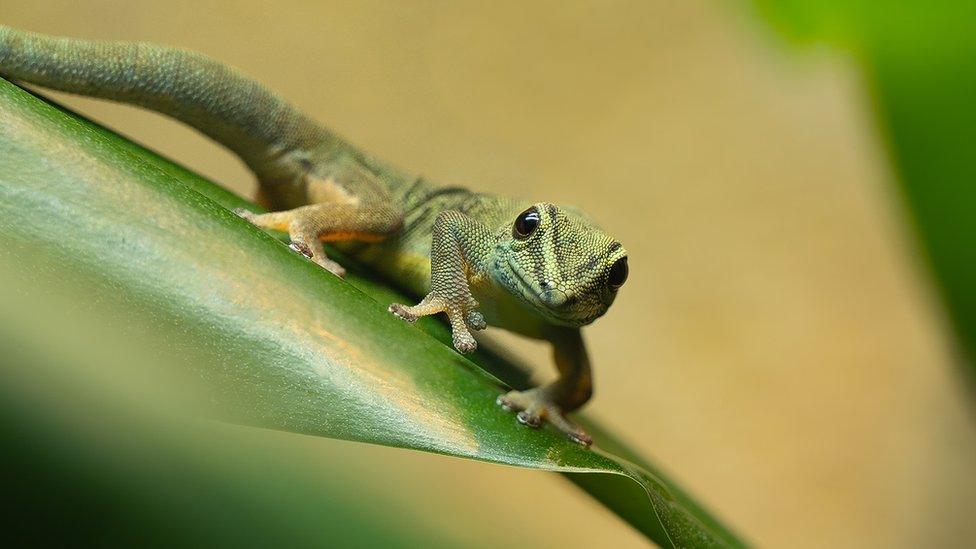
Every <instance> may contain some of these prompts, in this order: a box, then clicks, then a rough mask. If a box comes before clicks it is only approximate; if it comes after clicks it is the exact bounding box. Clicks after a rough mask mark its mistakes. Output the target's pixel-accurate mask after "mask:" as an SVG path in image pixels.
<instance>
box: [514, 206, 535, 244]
mask: <svg viewBox="0 0 976 549" xmlns="http://www.w3.org/2000/svg"><path fill="white" fill-rule="evenodd" d="M538 228H539V210H537V209H535V206H533V207H531V208H529V209H528V210H525V211H524V212H522V213H520V214H519V216H518V217H516V218H515V224H514V225H513V226H512V236H514V237H515V238H517V239H519V240H525V239H526V238H528V237H530V236H532V233H534V232H535V230H536V229H538Z"/></svg>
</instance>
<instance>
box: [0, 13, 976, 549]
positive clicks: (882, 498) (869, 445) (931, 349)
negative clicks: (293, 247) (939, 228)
mask: <svg viewBox="0 0 976 549" xmlns="http://www.w3.org/2000/svg"><path fill="white" fill-rule="evenodd" d="M740 8H741V6H740V5H739V4H737V3H734V4H726V3H723V2H708V1H702V0H693V1H688V0H671V1H666V0H641V1H628V2H592V3H591V2H578V1H577V2H532V3H525V2H505V3H499V2H419V1H408V2H393V1H374V2H333V1H329V2H311V1H306V2H303V1H299V0H286V1H279V2H274V3H270V2H269V3H263V2H256V1H243V2H230V1H223V2H199V1H189V0H168V1H167V2H165V3H163V2H152V3H150V2H146V3H140V2H121V1H118V2H112V1H107V0H100V1H98V0H84V1H70V2H68V1H49V2H27V3H21V4H20V5H12V4H11V3H9V2H4V4H3V6H2V7H0V22H2V23H3V24H8V25H12V26H17V27H23V28H27V29H31V30H35V31H41V32H46V33H53V34H64V35H71V36H78V37H86V38H99V39H125V40H146V41H154V42H162V43H167V44H171V45H179V46H183V47H186V48H190V49H194V50H198V51H201V52H204V53H207V54H209V55H212V56H214V57H216V58H218V59H221V60H224V61H227V62H229V63H231V64H233V65H236V66H237V67H240V68H242V69H244V70H245V71H246V72H247V73H249V74H251V75H253V76H254V77H256V78H257V79H259V80H261V81H263V82H265V83H268V84H270V85H272V86H273V87H274V88H276V89H277V90H278V91H280V92H281V93H282V94H283V95H285V96H286V97H288V98H290V99H291V100H292V101H293V102H295V103H296V104H298V105H299V106H301V107H302V108H304V109H305V110H307V111H309V112H310V113H312V114H313V115H314V116H315V117H316V118H318V119H319V120H321V121H323V122H326V123H327V124H329V125H330V126H331V127H333V128H334V129H337V130H338V131H340V132H341V133H343V134H345V135H346V136H347V137H349V138H351V139H352V140H353V141H355V142H357V143H359V144H361V145H362V146H364V147H365V148H367V149H368V150H370V151H372V152H374V153H375V154H377V155H379V156H382V157H384V158H387V159H390V160H392V161H394V162H396V163H398V164H399V165H401V166H402V167H404V168H407V169H409V170H412V171H415V172H420V173H423V174H424V175H426V176H429V177H431V178H434V179H436V180H439V181H442V182H445V183H455V184H456V183H461V184H465V185H469V186H471V187H474V188H476V189H479V190H485V191H497V192H499V193H509V194H517V195H522V196H525V197H526V198H529V199H536V198H544V199H546V200H552V201H557V202H565V203H573V204H577V205H581V206H585V208H586V209H587V210H588V211H589V212H591V213H592V214H593V215H594V216H595V217H597V218H598V219H600V220H601V221H602V222H603V224H604V225H605V226H606V227H607V228H608V229H609V230H610V231H611V232H613V233H615V234H616V235H617V236H618V237H619V238H620V240H621V241H623V242H624V244H625V246H626V247H627V249H628V250H629V252H630V265H631V280H630V282H628V284H627V286H626V287H625V288H624V289H623V290H622V291H621V293H620V296H619V298H618V300H617V304H615V305H614V307H613V309H612V310H611V312H610V313H609V314H608V315H607V316H606V317H605V318H604V319H602V320H601V321H599V322H597V323H596V325H594V326H593V327H592V328H590V329H589V330H588V334H587V336H588V339H589V343H590V345H591V347H592V349H591V354H592V356H593V360H594V363H595V370H596V376H597V377H596V382H597V393H596V397H595V399H594V400H593V402H592V403H591V405H590V406H589V407H588V409H587V412H588V413H589V414H591V415H592V416H594V417H597V418H599V419H600V420H601V421H603V422H604V423H606V424H608V425H609V426H610V427H611V428H612V429H613V430H615V431H616V432H619V433H620V434H621V435H622V436H623V437H624V438H625V439H626V440H627V441H629V442H630V443H631V444H632V445H633V446H635V447H637V448H638V449H639V450H640V451H641V452H642V453H643V454H645V455H647V456H649V457H650V458H651V459H652V460H654V461H656V462H657V463H659V464H660V465H661V466H662V467H663V468H664V469H665V470H667V471H669V472H670V473H672V474H673V476H674V477H675V478H676V479H677V480H679V481H680V482H681V483H683V484H684V485H685V486H686V487H687V488H688V489H689V490H690V491H691V492H692V493H693V494H694V495H695V496H696V497H697V498H698V499H699V500H701V501H703V502H704V503H705V504H706V505H707V506H708V507H710V508H711V509H712V510H713V511H714V512H716V513H717V514H718V515H720V516H721V517H722V518H723V519H724V520H725V521H726V522H727V523H729V524H730V525H731V526H732V528H733V529H735V530H736V531H737V532H739V533H741V534H742V535H743V536H744V537H745V538H746V539H748V540H751V541H753V542H756V543H758V544H759V545H763V546H774V547H823V546H834V547H863V546H876V547H878V546H880V547H914V546H919V545H925V546H952V545H955V544H957V543H961V541H962V540H965V539H967V537H968V538H969V539H973V537H976V521H973V520H972V511H971V502H972V501H973V500H974V497H976V474H974V470H976V468H974V465H973V463H974V455H976V425H974V418H973V414H972V412H973V408H972V406H971V405H970V403H967V402H966V397H967V395H966V394H964V392H963V391H962V387H961V386H960V384H959V380H958V379H957V376H956V372H955V370H954V369H953V365H952V363H951V361H950V350H949V342H948V341H947V339H946V336H945V335H944V329H943V322H944V321H943V319H942V317H941V313H940V311H939V308H938V306H937V303H935V301H934V299H933V296H932V292H931V291H930V289H929V288H928V286H927V284H926V280H925V276H924V271H923V269H920V268H919V267H918V266H917V265H916V263H915V260H914V252H913V251H912V248H911V246H910V243H911V237H910V234H909V232H908V229H907V226H906V224H905V223H904V222H903V221H902V220H901V219H900V217H899V207H898V203H897V195H896V194H895V193H894V192H893V187H892V185H891V184H890V183H891V181H890V179H891V177H892V174H891V172H890V169H889V168H888V167H887V165H886V161H885V157H884V150H883V146H882V143H881V141H880V139H879V136H878V134H877V130H876V129H875V127H874V125H873V120H872V117H871V108H870V105H869V103H868V101H867V96H866V93H865V90H864V88H863V86H862V83H861V81H860V80H859V78H858V74H857V71H856V67H855V66H854V65H853V64H852V63H851V62H850V61H849V60H846V59H845V58H844V57H843V56H841V55H840V54H838V53H837V52H832V51H805V52H802V53H798V52H788V51H785V50H784V49H783V48H782V47H781V46H782V44H780V43H778V42H777V41H776V40H775V39H774V38H773V37H772V36H771V35H770V34H768V33H766V32H765V31H764V29H763V28H762V27H761V26H760V25H759V24H758V23H757V22H756V21H755V20H753V19H751V18H750V16H749V14H748V13H747V12H745V11H742V10H741V9H740ZM58 97H59V98H64V96H58ZM64 101H65V102H66V103H68V104H69V105H71V106H73V107H75V108H76V109H78V110H79V111H81V112H83V113H85V114H87V115H89V116H91V117H92V118H94V119H95V120H98V121H101V122H103V123H106V124H108V125H109V126H111V127H113V128H115V129H117V130H119V131H121V132H122V133H125V134H127V135H130V136H132V137H134V138H136V139H137V140H139V141H141V142H143V143H145V144H147V145H149V146H150V147H152V148H155V149H157V150H159V151H162V152H164V153H165V154H167V155H169V156H171V157H172V158H175V159H177V160H179V161H181V162H183V163H185V164H187V165H189V166H190V167H192V168H194V169H196V170H198V171H200V172H202V173H204V174H205V175H208V176H210V177H211V178H213V179H215V180H217V181H219V182H222V183H223V184H225V185H227V186H229V187H231V188H233V189H234V190H237V191H238V192H241V193H243V194H246V195H251V194H252V193H253V191H254V183H253V180H252V177H251V176H250V174H249V173H248V172H246V170H245V169H244V168H243V166H242V165H241V164H240V163H239V162H238V161H237V160H236V159H234V158H233V157H232V156H230V155H229V154H228V153H226V152H224V151H223V150H220V149H218V148H216V147H215V146H214V145H212V144H211V143H209V142H208V141H206V140H205V139H204V138H202V137H199V136H198V135H196V134H194V133H193V132H192V131H190V130H187V129H185V128H183V127H181V126H179V125H177V124H175V123H173V122H171V121H168V120H165V119H163V118H161V117H159V116H156V115H152V114H146V113H144V112H140V111H137V110H135V109H131V108H126V107H119V106H115V105H107V104H104V103H99V102H95V101H90V100H81V99H77V98H64ZM504 341H506V342H510V343H511V344H512V345H514V346H516V347H517V348H518V349H519V351H520V352H522V353H524V354H526V355H528V356H530V357H532V358H533V359H534V360H535V362H536V363H537V364H538V365H539V366H540V377H545V376H549V375H551V372H550V371H549V370H550V367H549V361H548V358H547V357H546V350H545V349H544V348H541V347H539V346H537V345H534V344H531V343H528V342H523V341H518V340H515V339H514V338H510V337H504ZM259 436H261V437H267V438H268V440H269V441H271V443H275V442H276V441H279V440H281V439H294V440H293V441H292V442H294V444H292V446H290V448H291V450H290V451H298V450H296V448H298V449H300V453H301V455H302V456H308V457H310V459H321V460H322V461H323V463H328V464H329V467H330V468H331V469H334V470H342V471H344V472H350V473H353V474H357V473H358V474H363V475H367V474H368V475H373V476H374V477H375V478H376V479H377V483H378V484H383V485H385V487H386V489H387V490H388V491H379V492H377V497H392V498H399V499H402V501H403V503H404V506H409V507H410V508H411V509H412V510H413V511H412V512H415V513H422V514H427V513H430V514H431V515H433V516H438V515H439V516H443V517H444V518H443V526H444V528H445V529H447V530H452V532H453V533H452V536H455V537H456V539H458V540H459V542H463V543H476V542H477V543H478V544H483V545H493V546H497V545H498V544H499V543H503V544H505V545H516V546H519V545H523V544H524V545H529V544H533V545H536V546H544V547H556V546H564V547H582V546H591V547H596V546H608V545H612V546H614V547H628V546H641V545H643V544H644V543H646V542H644V541H643V538H641V537H640V536H639V535H638V534H637V533H636V532H634V531H632V530H631V529H630V528H629V527H628V526H627V525H626V524H624V523H623V522H622V521H620V520H618V519H617V518H616V517H614V516H613V515H612V514H611V513H609V512H607V511H606V510H604V509H603V508H602V507H601V506H599V505H598V504H596V503H594V502H592V501H591V500H590V499H589V498H588V497H586V496H585V495H584V494H582V493H581V492H579V491H578V490H576V489H575V488H574V487H572V486H571V485H570V484H569V483H567V482H565V481H564V480H562V479H561V478H559V477H558V476H555V475H548V474H542V473H538V472H532V471H523V470H517V469H510V468H503V467H497V466H491V465H485V464H481V463H470V462H462V461H458V460H453V459H448V458H443V457H435V456H429V455H423V454H417V453H412V452H407V451H402V450H391V449H382V448H374V447H368V446H363V445H354V444H349V443H343V442H338V441H329V440H319V439H311V438H307V437H297V436H293V435H287V434H281V433H262V434H260V435H259ZM295 441H298V442H295ZM367 492H368V490H367Z"/></svg>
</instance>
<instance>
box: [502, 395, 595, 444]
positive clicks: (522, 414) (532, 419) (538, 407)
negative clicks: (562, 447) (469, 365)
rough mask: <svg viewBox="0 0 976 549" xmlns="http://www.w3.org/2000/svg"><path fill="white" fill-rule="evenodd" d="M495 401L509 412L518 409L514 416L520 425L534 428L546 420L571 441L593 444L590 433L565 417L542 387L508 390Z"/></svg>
mask: <svg viewBox="0 0 976 549" xmlns="http://www.w3.org/2000/svg"><path fill="white" fill-rule="evenodd" d="M497 402H498V404H499V405H500V406H501V407H502V408H504V409H506V410H508V411H510V412H512V411H518V415H517V416H516V418H517V419H518V421H519V423H521V424H522V425H528V426H529V427H533V428H535V427H539V426H540V425H542V422H543V421H548V422H549V423H550V424H552V426H553V427H555V428H557V429H559V430H560V431H562V432H563V433H565V434H566V436H568V437H569V439H570V440H572V441H573V442H575V443H577V444H580V445H582V446H590V445H591V444H593V439H592V438H590V435H588V434H586V431H584V430H583V428H582V427H580V426H579V425H576V424H575V423H573V422H572V421H569V420H568V419H566V416H565V415H564V414H563V411H562V408H560V407H559V406H558V405H557V404H555V403H553V402H552V400H551V397H550V395H548V394H546V391H545V390H544V389H543V388H536V389H530V390H528V391H509V392H508V393H506V394H504V395H499V397H498V400H497Z"/></svg>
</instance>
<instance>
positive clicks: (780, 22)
mask: <svg viewBox="0 0 976 549" xmlns="http://www.w3.org/2000/svg"><path fill="white" fill-rule="evenodd" d="M754 4H755V5H756V7H757V9H758V11H759V13H760V14H761V15H762V16H763V17H764V18H765V19H766V20H767V21H769V22H770V23H771V24H772V25H773V26H774V27H776V28H777V29H779V30H780V31H781V33H782V34H783V35H785V36H787V37H789V38H790V39H792V40H795V41H797V42H799V43H801V44H803V43H811V42H826V43H829V44H832V45H835V46H840V47H842V48H844V49H846V50H848V51H849V52H851V53H853V55H854V56H855V58H856V60H857V61H858V62H859V64H860V65H861V66H862V68H863V71H864V74H865V79H866V82H867V85H868V87H869V89H870V91H871V94H872V97H873V100H874V103H875V110H876V115H877V118H878V123H879V124H880V126H881V128H882V130H883V132H884V135H885V137H886V140H887V143H888V146H889V150H890V156H891V160H892V163H893V165H894V166H895V169H896V171H897V174H898V176H899V181H900V183H901V190H902V192H903V196H904V197H905V206H906V208H907V210H908V213H909V214H910V218H911V219H912V221H913V223H914V225H915V227H916V229H917V235H918V238H919V241H920V244H921V247H922V248H923V253H924V254H925V256H926V259H927V260H928V262H929V263H930V264H931V269H932V272H933V273H934V275H935V278H936V279H937V283H938V286H939V288H940V290H941V293H942V295H943V297H944V300H945V303H946V306H947V309H948V311H949V314H950V316H951V317H952V320H953V323H954V326H955V328H956V331H957V335H958V341H959V343H960V347H961V349H962V352H963V355H964V356H963V361H964V362H965V363H967V364H968V365H969V368H970V372H971V374H974V375H976V370H973V365H974V364H976V363H974V358H976V253H974V250H976V2H972V1H971V0H932V1H928V2H918V1H894V2H878V1H869V0H855V1H842V0H754Z"/></svg>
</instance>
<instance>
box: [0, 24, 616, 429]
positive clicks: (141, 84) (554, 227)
mask: <svg viewBox="0 0 976 549" xmlns="http://www.w3.org/2000/svg"><path fill="white" fill-rule="evenodd" d="M0 75H3V76H5V77H8V78H13V79H17V80H22V81H25V82H28V83H32V84H37V85H40V86H43V87H47V88H51V89H56V90H60V91H65V92H70V93H76V94H81V95H88V96H92V97H99V98H103V99H110V100H114V101H120V102H124V103H130V104H135V105H141V106H143V107H146V108H149V109H151V110H155V111H158V112H161V113H163V114H167V115H169V116H171V117H173V118H176V119H177V120H180V121H182V122H184V123H186V124H188V125H190V126H193V127H194V128H196V129H197V130H199V131H201V132H202V133H204V134H206V135H208V136H209V137H211V138H212V139H214V140H215V141H217V142H218V143H221V144H222V145H224V146H226V147H227V148H229V149H230V150H231V151H233V152H234V153H235V154H237V155H238V156H239V157H240V158H241V159H242V160H243V161H244V162H245V163H246V164H247V165H248V167H249V168H250V169H251V170H252V171H253V172H254V174H255V175H256V177H257V179H258V181H259V183H260V194H261V196H262V198H263V200H264V201H265V202H266V203H268V204H269V205H270V206H271V208H272V209H273V210H276V211H272V212H270V213H266V214H254V213H251V212H247V211H239V212H238V213H239V214H240V215H241V216H242V217H244V218H245V219H247V220H248V221H250V222H251V223H253V224H254V225H256V226H258V227H261V228H264V229H276V230H282V231H286V232H287V233H288V234H289V237H290V239H291V246H292V248H294V249H295V250H296V251H298V252H300V253H302V254H304V255H305V256H306V257H308V258H309V259H311V260H312V261H314V262H316V263H317V264H319V265H321V266H322V267H323V268H325V269H327V270H328V271H330V272H332V273H334V274H336V275H338V276H342V275H343V273H344V271H343V268H342V266H340V265H339V264H338V263H335V262H334V261H332V260H331V259H329V257H328V256H327V255H326V252H325V249H324V247H323V243H324V242H330V243H333V244H334V245H335V246H336V247H337V248H339V249H340V250H341V251H343V252H344V253H346V254H348V255H349V256H351V257H353V258H354V259H356V260H357V261H359V262H361V263H362V264H364V265H367V266H369V267H370V268H372V269H373V270H375V271H376V272H377V273H379V274H380V275H381V276H383V277H384V278H386V279H388V280H390V281H391V282H393V283H394V284H397V285H398V286H400V287H401V288H403V289H405V290H407V291H408V292H411V293H413V294H414V295H416V296H417V297H421V296H422V299H421V301H420V302H419V303H418V304H416V305H413V306H408V305H403V304H392V305H390V307H389V310H390V312H392V313H394V314H396V315H397V316H399V317H401V318H403V319H404V320H407V321H414V320H416V319H417V318H418V317H420V316H425V315H433V314H438V313H445V314H446V315H447V318H448V320H449V322H450V324H451V330H452V334H453V342H454V347H455V348H456V349H457V350H458V351H460V352H469V351H472V350H474V349H475V348H476V346H477V343H476V341H475V339H474V338H473V337H472V335H471V332H472V331H477V330H481V329H484V328H485V327H486V325H488V324H491V325H494V326H499V327H502V328H504V329H507V330H511V331H513V332H516V333H520V334H522V335H525V336H528V337H532V338H536V339H543V340H547V341H549V342H550V343H551V344H552V348H553V357H554V362H555V364H556V367H557V370H558V371H559V374H560V375H559V377H558V379H557V380H556V381H554V382H552V383H550V384H547V385H542V386H539V387H536V388H533V389H530V390H527V391H511V392H509V393H507V394H504V395H501V396H499V398H498V402H499V404H501V405H502V406H503V407H505V408H506V409H509V410H515V411H518V416H517V417H518V419H519V421H521V422H522V423H524V424H527V425H530V426H538V425H540V423H541V422H542V421H549V422H550V423H551V424H553V425H554V426H555V427H557V428H558V429H560V430H562V431H563V432H565V433H566V434H567V435H568V436H569V437H570V438H572V439H573V440H575V441H577V442H579V443H581V444H586V445H588V444H590V443H591V440H590V437H589V436H588V435H587V434H586V433H585V432H584V431H583V430H582V429H581V428H580V427H579V426H577V425H575V424H574V423H572V422H571V421H569V420H568V419H567V418H566V416H565V414H566V413H567V412H569V411H572V410H575V409H578V408H579V407H580V406H582V405H583V404H584V403H586V401H587V400H589V398H590V396H591V394H592V377H591V371H590V362H589V358H588V356H587V353H586V348H585V345H584V343H583V339H582V336H581V334H580V328H582V327H583V326H586V325H588V324H590V323H591V322H593V321H594V320H596V319H597V318H598V317H600V316H602V315H603V314H604V313H605V312H606V311H607V309H608V307H610V305H611V304H612V303H613V301H614V298H615V297H616V294H617V290H618V288H620V286H621V285H623V283H624V281H625V280H626V278H627V270H628V268H627V254H626V251H625V250H624V248H623V246H622V245H621V244H620V243H619V242H618V241H617V240H615V239H613V238H611V237H610V236H609V235H607V234H606V233H605V232H604V231H603V230H602V229H600V228H599V227H598V226H597V225H596V224H595V223H594V222H593V221H592V220H591V219H589V218H588V217H587V216H586V215H585V214H583V213H582V212H580V211H579V210H577V209H576V208H572V207H567V206H560V205H557V204H553V203H549V202H539V203H526V202H525V201H523V200H519V199H516V198H510V197H503V196H496V195H491V194H483V193H477V192H473V191H470V190H467V189H464V188H461V187H442V186H438V185H435V184H433V183H431V182H429V181H427V180H425V179H423V178H419V177H416V176H413V175H410V174H408V173H406V172H403V171H401V170H399V169H397V168H395V167H393V166H391V165H388V164H386V163H384V162H382V161H380V160H378V159H376V158H374V157H372V156H370V155H368V154H366V153H364V152H362V151H361V150H360V149H358V148H356V147H355V146H353V145H352V144H350V143H349V142H347V141H346V140H344V139H342V138H341V137H339V136H337V135H336V134H334V133H333V132H331V131H330V130H329V129H328V128H326V127H324V126H322V125H320V124H318V123H316V122H315V121H313V120H312V119H311V118H309V117H308V116H306V115H305V114H303V113H301V112H300V111H298V110H297V109H296V108H295V107H293V106H291V105H290V104H289V103H287V102H286V101H285V100H283V99H282V98H281V97H279V96H278V95H277V94H275V93H274V92H272V91H270V90H268V89H267V88H265V87H264V86H262V85H261V84H259V83H257V82H255V81H254V80H252V79H250V78H248V77H246V76H244V75H243V74H241V73H240V72H238V71H236V70H234V69H232V68H229V67H227V66H226V65H223V64H221V63H219V62H217V61H215V60H213V59H210V58H208V57H205V56H202V55H200V54H197V53H193V52H190V51H185V50H180V49H175V48H170V47H165V46H160V45H154V44H147V43H128V42H95V41H84V40H75V39H69V38H58V37H51V36H44V35H39V34H33V33H28V32H24V31H19V30H15V29H11V28H8V27H3V26H0Z"/></svg>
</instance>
